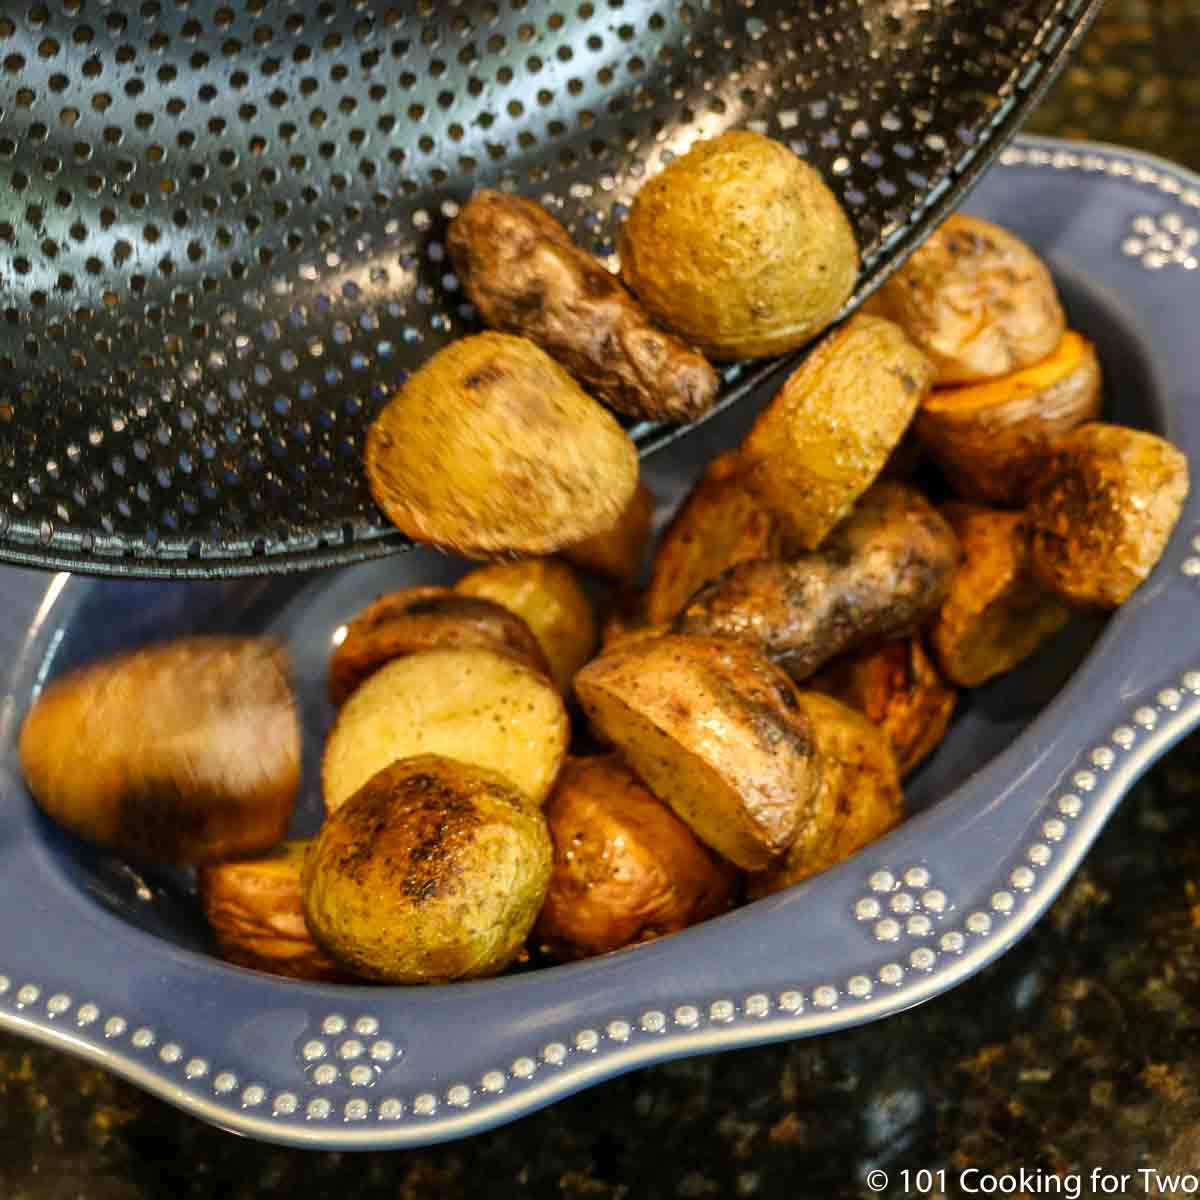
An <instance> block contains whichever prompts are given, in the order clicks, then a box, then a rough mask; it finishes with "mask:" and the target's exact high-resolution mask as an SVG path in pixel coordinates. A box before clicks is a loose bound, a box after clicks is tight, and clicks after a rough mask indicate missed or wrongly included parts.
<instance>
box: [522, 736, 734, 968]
mask: <svg viewBox="0 0 1200 1200" xmlns="http://www.w3.org/2000/svg"><path fill="white" fill-rule="evenodd" d="M546 820H547V822H548V823H549V825H550V838H551V840H552V841H553V842H554V872H553V874H552V875H551V876H550V887H549V889H548V891H547V892H546V902H545V904H544V905H543V906H542V912H541V915H540V916H539V917H538V920H537V924H536V925H535V927H534V937H535V939H536V940H537V941H538V942H539V944H541V945H543V946H544V948H545V949H546V950H548V951H549V952H550V953H551V954H553V955H555V957H557V958H564V959H569V958H587V957H588V956H590V955H593V954H605V953H607V952H608V951H609V950H617V949H619V948H620V947H622V946H630V945H633V943H635V942H645V941H649V940H650V939H651V938H656V937H661V936H662V935H663V934H667V933H674V932H675V931H676V930H679V929H684V928H686V927H687V926H688V925H694V924H695V923H696V922H697V921H704V920H707V919H708V918H709V917H711V916H714V915H715V914H717V913H719V912H722V911H724V910H725V909H727V908H729V906H730V904H731V903H732V900H733V891H734V887H735V885H736V882H737V872H736V871H735V870H734V869H733V868H732V867H731V866H730V865H729V864H728V863H726V862H723V861H722V860H721V859H719V858H717V856H716V855H715V854H713V853H712V851H711V850H709V849H708V848H707V847H705V846H704V845H702V844H701V843H700V842H698V841H697V840H696V838H695V836H694V835H693V834H692V832H691V830H689V829H688V827H687V826H686V825H685V824H684V823H683V822H682V821H681V820H680V819H679V818H678V817H677V816H675V814H674V813H673V812H672V811H671V810H670V809H669V808H668V807H667V806H666V805H665V804H663V803H662V802H661V801H659V800H656V799H655V798H654V797H653V796H652V795H651V794H650V793H649V792H648V791H647V790H646V789H645V788H644V787H643V786H642V784H641V783H640V782H639V781H638V779H637V777H636V776H635V775H634V774H633V772H632V771H630V770H629V768H628V767H627V766H625V765H624V763H622V762H621V760H620V759H619V758H617V757H616V756H615V755H606V756H603V757H597V758H584V759H574V760H570V761H568V762H567V765H566V766H565V767H564V768H563V773H562V775H561V776H560V777H559V781H558V784H557V786H556V787H555V789H554V792H553V794H552V795H551V797H550V799H549V801H548V802H547V804H546Z"/></svg>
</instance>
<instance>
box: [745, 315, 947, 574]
mask: <svg viewBox="0 0 1200 1200" xmlns="http://www.w3.org/2000/svg"><path fill="white" fill-rule="evenodd" d="M932 383H933V366H932V364H931V363H930V362H929V360H928V359H927V358H926V357H925V356H924V355H923V354H922V353H921V352H920V351H919V350H918V349H917V348H916V347H915V346H914V345H913V344H912V342H910V341H909V340H908V338H907V337H906V336H905V334H904V332H903V330H901V329H900V327H899V326H897V325H893V324H892V323H891V322H890V321H884V320H881V319H879V318H878V317H871V316H866V315H862V314H860V315H858V316H856V317H854V318H852V319H851V320H850V321H849V322H848V323H847V324H846V325H844V326H843V327H842V328H841V329H839V330H838V331H837V332H836V333H832V334H830V335H829V336H828V337H827V338H826V339H825V340H824V341H823V342H822V343H821V344H820V345H819V346H818V347H817V348H816V350H814V351H813V352H812V354H810V355H809V356H808V358H806V359H805V360H804V362H803V363H802V364H801V365H800V366H799V367H798V368H797V369H796V370H795V371H794V372H793V373H792V375H791V376H790V377H789V378H788V380H787V382H786V383H784V385H783V387H782V388H781V389H780V390H779V393H778V394H777V395H776V397H775V399H774V400H772V401H771V403H770V404H769V405H768V406H767V407H766V409H765V410H764V411H763V412H762V414H761V415H760V416H759V418H758V420H756V421H755V423H754V427H753V428H752V429H751V430H750V433H749V434H748V435H747V437H746V440H745V442H744V443H743V445H742V451H741V453H742V462H743V469H744V471H745V483H746V487H747V488H748V489H749V490H750V491H751V492H752V493H753V494H754V495H755V496H757V498H758V499H759V501H760V502H761V503H762V505H763V506H764V507H765V508H767V509H768V510H769V511H770V512H771V513H772V514H773V515H774V517H775V518H776V520H777V521H778V522H780V524H781V526H782V527H783V529H784V531H785V533H786V535H787V540H788V542H789V543H790V545H791V546H793V547H795V548H797V549H800V550H812V549H814V548H816V547H817V546H819V545H820V544H821V542H822V541H824V539H825V536H826V535H827V534H828V533H829V531H830V530H831V529H832V528H833V527H834V526H835V525H836V524H837V523H838V522H839V521H841V520H842V518H843V517H845V516H846V515H847V514H848V513H849V512H850V510H851V509H852V508H853V507H854V503H855V501H856V500H857V499H858V498H859V496H861V495H862V494H863V492H865V491H866V490H867V488H869V487H870V486H871V484H872V483H873V482H874V481H875V479H876V477H877V476H878V475H879V474H880V472H881V471H882V470H883V468H884V466H885V464H886V463H887V462H888V459H889V457H890V455H891V454H892V452H893V450H894V449H895V448H896V446H897V445H898V444H899V442H900V439H901V438H902V437H903V436H904V431H905V430H906V429H907V428H908V426H909V422H910V421H911V420H912V418H913V414H914V413H915V412H916V411H917V406H918V405H919V404H920V403H921V401H922V400H923V399H924V397H925V396H926V395H927V393H928V392H929V389H930V387H931V385H932Z"/></svg>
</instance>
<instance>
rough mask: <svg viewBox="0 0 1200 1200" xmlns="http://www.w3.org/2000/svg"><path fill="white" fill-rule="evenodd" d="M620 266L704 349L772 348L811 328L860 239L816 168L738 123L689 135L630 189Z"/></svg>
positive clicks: (792, 343) (850, 273)
mask: <svg viewBox="0 0 1200 1200" xmlns="http://www.w3.org/2000/svg"><path fill="white" fill-rule="evenodd" d="M620 255H621V275H622V278H623V279H624V280H625V282H626V283H627V284H628V285H629V287H630V289H631V290H632V291H633V293H634V294H635V295H636V296H637V298H638V299H639V300H640V301H641V302H642V304H643V305H644V306H645V308H646V309H647V310H648V311H649V312H650V314H651V316H652V317H653V318H654V319H655V320H657V321H659V322H661V323H662V324H663V325H665V326H667V327H668V328H671V329H674V330H675V331H676V332H677V333H679V334H681V335H682V336H683V337H684V338H686V339H687V340H688V341H689V342H691V343H692V344H693V345H695V346H697V347H699V349H700V350H702V351H703V352H704V353H705V354H706V355H708V357H709V358H711V359H715V360H718V361H727V360H735V359H743V358H762V357H765V356H769V355H774V354H782V353H784V352H786V351H788V350H791V349H795V348H796V347H797V346H802V345H803V344H804V343H805V342H807V341H809V339H811V338H813V337H815V336H816V335H817V334H818V333H820V332H821V330H823V329H824V328H826V326H828V325H829V324H830V322H831V321H832V320H833V319H834V317H835V316H836V315H837V314H838V312H839V311H840V310H841V308H842V306H843V305H844V304H845V303H846V301H847V300H848V299H849V297H850V294H851V293H852V292H853V290H854V284H855V282H856V280H857V278H858V247H857V245H856V243H855V239H854V232H853V230H852V229H851V226H850V222H849V221H848V220H847V218H846V215H845V213H844V212H843V211H842V209H841V207H840V206H839V204H838V202H837V200H836V198H835V197H834V195H833V193H832V192H831V191H830V190H829V188H828V187H827V186H826V184H825V181H824V180H823V179H822V178H821V176H820V174H819V173H818V172H817V171H815V170H813V168H812V167H810V166H809V165H808V164H807V163H805V162H803V161H802V160H801V159H800V158H798V157H797V156H796V155H795V154H793V153H792V152H791V151H790V150H789V149H788V148H787V147H785V146H783V145H780V144H779V143H778V142H773V141H772V140H771V139H770V138H766V137H763V136H762V135H760V134H756V133H750V132H747V131H734V132H729V133H725V134H722V135H721V136H720V137H717V138H714V139H712V140H709V141H703V142H699V143H698V144H697V145H696V146H694V147H693V148H692V149H691V150H690V151H689V152H688V153H687V154H685V155H684V156H683V157H682V158H678V159H676V160H675V161H674V162H672V163H671V164H670V165H669V166H667V167H666V168H665V169H664V170H663V171H661V172H660V173H659V174H658V175H656V176H655V177H654V178H653V179H651V180H650V181H649V182H647V183H646V184H644V185H643V186H642V188H641V189H640V190H639V192H638V194H637V196H636V198H635V199H634V202H633V206H632V208H631V210H630V214H629V218H628V220H627V221H626V222H625V227H624V230H623V231H622V234H621V244H620Z"/></svg>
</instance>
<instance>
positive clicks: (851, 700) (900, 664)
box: [808, 637, 958, 779]
mask: <svg viewBox="0 0 1200 1200" xmlns="http://www.w3.org/2000/svg"><path fill="white" fill-rule="evenodd" d="M808 686H809V687H810V688H812V689H813V690H814V691H818V692H824V693H825V694H826V695H828V696H832V697H833V698H834V699H835V700H840V701H841V702H842V703H843V704H845V705H847V706H849V707H850V708H853V709H855V710H856V711H857V712H860V713H862V715H863V716H864V717H866V718H867V720H868V721H870V722H871V723H872V724H873V725H878V726H879V727H880V728H881V729H882V730H883V732H884V733H885V734H887V736H888V740H889V741H890V742H891V744H892V750H893V752H894V753H895V756H896V766H897V768H898V769H899V771H900V777H901V778H902V779H903V778H904V777H905V776H907V775H910V774H912V772H913V771H915V770H916V768H917V767H918V766H919V765H920V764H921V763H922V762H923V761H924V760H925V759H926V758H928V757H929V755H930V754H932V753H933V751H934V750H935V749H936V748H937V746H938V744H939V743H940V742H941V740H942V738H944V737H945V736H946V730H947V728H948V727H949V724H950V718H951V717H952V716H953V715H954V707H955V703H956V702H957V699H958V694H957V692H956V691H955V689H954V688H952V687H950V686H948V685H947V684H946V682H945V680H943V679H942V677H941V675H940V674H939V673H938V669H937V667H936V666H934V663H933V660H932V659H931V658H930V657H929V655H928V654H927V653H926V651H925V647H924V646H923V645H922V642H921V639H920V638H919V637H908V638H897V639H894V640H891V641H886V642H882V643H880V644H878V645H875V646H871V647H868V648H866V649H864V650H863V651H861V652H860V653H859V654H854V655H847V656H845V657H843V658H841V659H838V660H837V661H835V662H832V663H830V664H829V665H828V666H827V667H826V668H825V669H824V670H823V671H821V672H820V673H818V674H817V675H814V676H813V677H812V678H811V679H810V680H809V681H808Z"/></svg>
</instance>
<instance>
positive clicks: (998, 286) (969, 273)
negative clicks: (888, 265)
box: [867, 213, 1066, 385]
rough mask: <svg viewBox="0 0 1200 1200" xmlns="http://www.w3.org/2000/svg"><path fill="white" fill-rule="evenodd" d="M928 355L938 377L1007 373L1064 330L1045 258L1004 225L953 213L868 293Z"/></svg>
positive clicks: (1046, 348)
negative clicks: (880, 285)
mask: <svg viewBox="0 0 1200 1200" xmlns="http://www.w3.org/2000/svg"><path fill="white" fill-rule="evenodd" d="M867 307H868V308H869V309H870V310H871V311H872V312H876V313H878V314H879V315H880V316H882V317H887V318H889V320H892V321H895V322H896V323H897V324H898V325H900V326H902V327H903V328H904V330H905V332H906V333H907V334H908V336H909V337H910V338H912V340H913V341H914V342H916V344H917V345H918V346H919V347H920V348H921V349H922V350H923V351H924V352H925V353H926V354H927V355H928V356H929V357H930V358H931V359H932V360H933V363H934V366H935V367H936V368H937V383H938V384H939V385H946V384H956V383H976V382H978V381H979V380H982V379H998V378H999V377H1000V376H1002V375H1010V374H1012V372H1013V371H1020V370H1021V369H1022V368H1024V367H1029V366H1032V365H1033V364H1034V363H1035V362H1038V361H1039V360H1040V359H1043V358H1045V357H1046V356H1047V355H1048V354H1050V353H1052V352H1053V350H1054V348H1055V346H1057V345H1058V343H1059V340H1060V339H1061V338H1062V335H1063V333H1064V331H1065V330H1066V318H1065V317H1064V316H1063V310H1062V306H1061V305H1060V304H1059V302H1058V293H1057V291H1055V288H1054V280H1053V279H1051V277H1050V272H1049V271H1048V270H1047V269H1046V265H1045V263H1043V262H1042V260H1041V259H1040V258H1038V256H1037V255H1036V254H1035V253H1034V252H1033V251H1032V250H1031V249H1030V248H1029V247H1028V246H1026V245H1025V243H1024V242H1022V241H1021V240H1020V239H1018V238H1016V237H1014V236H1013V235H1012V234H1011V233H1009V232H1008V231H1007V230H1005V229H1001V228H1000V227H999V226H998V225H993V224H992V223H991V222H990V221H984V220H982V219H980V218H979V217H968V216H966V215H965V214H963V213H955V214H954V215H952V216H950V217H948V218H947V219H946V221H944V222H943V224H942V225H941V226H940V227H939V228H938V229H936V230H935V231H934V232H933V234H932V235H931V236H930V237H929V239H928V240H927V241H926V242H925V244H924V245H922V246H921V247H919V248H918V249H917V250H916V252H915V253H914V254H913V255H912V257H911V258H910V259H909V260H908V261H907V262H906V263H905V264H904V265H903V266H902V267H901V268H900V270H898V271H897V272H896V273H895V274H894V275H893V276H892V277H891V278H890V279H889V280H888V281H887V282H886V283H885V284H884V285H883V286H882V287H881V288H880V289H879V291H878V292H876V293H875V295H874V296H872V297H871V299H870V301H869V302H868V305H867Z"/></svg>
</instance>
